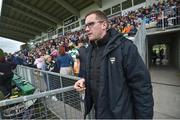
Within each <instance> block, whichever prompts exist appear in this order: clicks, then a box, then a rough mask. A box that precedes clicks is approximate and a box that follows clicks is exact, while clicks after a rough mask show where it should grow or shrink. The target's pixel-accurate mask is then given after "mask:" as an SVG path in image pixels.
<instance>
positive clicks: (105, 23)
mask: <svg viewBox="0 0 180 120" xmlns="http://www.w3.org/2000/svg"><path fill="white" fill-rule="evenodd" d="M102 28H103V29H105V30H106V29H107V28H108V23H107V22H104V23H103V24H102Z"/></svg>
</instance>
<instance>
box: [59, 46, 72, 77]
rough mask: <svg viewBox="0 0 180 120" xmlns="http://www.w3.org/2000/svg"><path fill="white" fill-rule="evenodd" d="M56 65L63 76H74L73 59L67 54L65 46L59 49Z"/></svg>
mask: <svg viewBox="0 0 180 120" xmlns="http://www.w3.org/2000/svg"><path fill="white" fill-rule="evenodd" d="M56 64H57V67H58V69H59V72H60V73H61V74H66V75H73V65H74V62H73V58H72V57H71V56H70V55H69V54H67V53H66V52H65V48H64V47H63V46H60V48H59V56H58V57H57V61H56Z"/></svg>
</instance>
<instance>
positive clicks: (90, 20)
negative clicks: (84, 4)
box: [85, 14, 107, 41]
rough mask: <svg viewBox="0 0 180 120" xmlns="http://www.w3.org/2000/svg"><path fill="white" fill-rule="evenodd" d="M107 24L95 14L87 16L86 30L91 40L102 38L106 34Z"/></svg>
mask: <svg viewBox="0 0 180 120" xmlns="http://www.w3.org/2000/svg"><path fill="white" fill-rule="evenodd" d="M106 28H107V24H106V23H105V21H103V20H98V19H97V18H96V15H95V14H91V15H89V16H87V17H86V20H85V31H86V33H87V36H88V38H89V40H90V41H96V40H99V39H102V38H103V37H104V35H105V34H106Z"/></svg>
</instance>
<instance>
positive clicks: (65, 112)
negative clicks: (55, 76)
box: [60, 76, 68, 119]
mask: <svg viewBox="0 0 180 120" xmlns="http://www.w3.org/2000/svg"><path fill="white" fill-rule="evenodd" d="M60 84H61V88H63V83H62V77H61V76H60ZM62 100H63V102H64V114H65V117H66V118H65V119H68V117H67V111H66V106H65V99H64V93H62Z"/></svg>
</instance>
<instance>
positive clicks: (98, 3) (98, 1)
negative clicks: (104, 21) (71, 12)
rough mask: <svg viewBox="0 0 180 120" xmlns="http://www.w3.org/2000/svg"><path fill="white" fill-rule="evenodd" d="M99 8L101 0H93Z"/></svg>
mask: <svg viewBox="0 0 180 120" xmlns="http://www.w3.org/2000/svg"><path fill="white" fill-rule="evenodd" d="M93 1H94V2H95V3H96V4H97V5H98V6H99V7H100V8H102V0H93Z"/></svg>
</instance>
